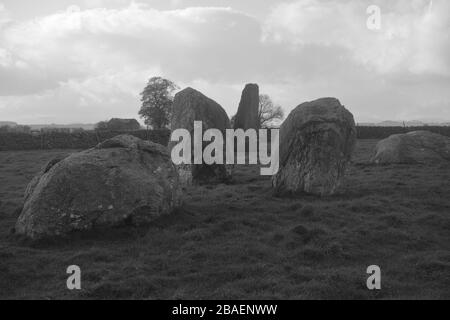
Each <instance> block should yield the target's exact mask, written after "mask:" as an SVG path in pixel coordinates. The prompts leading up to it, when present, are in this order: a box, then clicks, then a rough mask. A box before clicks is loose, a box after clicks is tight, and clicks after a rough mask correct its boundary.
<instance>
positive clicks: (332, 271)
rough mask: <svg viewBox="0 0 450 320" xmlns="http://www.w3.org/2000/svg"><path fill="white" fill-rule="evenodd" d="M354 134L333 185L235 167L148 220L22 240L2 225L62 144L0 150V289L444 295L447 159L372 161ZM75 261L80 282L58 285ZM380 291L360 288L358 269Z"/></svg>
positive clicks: (449, 259) (37, 294)
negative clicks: (349, 157)
mask: <svg viewBox="0 0 450 320" xmlns="http://www.w3.org/2000/svg"><path fill="white" fill-rule="evenodd" d="M374 145H375V141H371V140H361V141H359V143H358V147H357V151H356V153H355V157H354V164H353V165H352V166H351V167H350V169H349V172H348V175H347V178H346V181H345V186H344V187H343V188H342V191H341V194H339V195H335V196H332V197H327V198H318V197H314V196H302V197H300V198H297V199H294V198H275V197H272V194H271V187H270V180H269V179H268V178H265V177H261V176H259V170H258V169H257V168H255V167H238V168H237V169H236V171H235V174H234V177H235V181H234V182H233V184H232V185H217V186H200V187H195V188H193V189H192V190H191V191H190V192H189V193H188V194H187V197H186V203H185V205H184V207H183V208H181V209H180V210H179V211H178V212H176V213H174V214H172V215H171V216H167V217H164V218H162V219H160V220H158V221H156V222H155V223H154V224H152V225H151V226H148V227H146V228H138V229H131V230H130V229H120V228H118V229H115V230H110V231H101V232H100V231H93V232H90V233H89V234H83V235H74V236H73V237H72V238H71V239H66V240H59V241H57V242H55V243H40V244H29V243H24V242H21V241H19V240H18V239H17V238H16V237H15V236H14V235H12V234H11V232H10V231H11V229H12V228H13V227H14V223H15V220H16V218H17V216H18V211H17V208H18V207H19V206H20V204H21V197H22V193H23V190H24V188H25V186H26V184H27V183H28V182H29V180H30V179H31V178H32V177H33V175H34V174H35V173H36V172H37V171H38V170H39V169H40V167H41V166H42V165H43V164H44V163H45V162H46V161H47V160H49V159H50V158H52V157H54V156H56V155H57V154H64V153H67V152H68V151H67V150H65V151H45V152H41V151H24V152H0V298H39V299H80V298H82V299H94V298H125V299H128V298H137V299H167V298H177V299H188V298H191V299H204V298H212V299H218V298H224V299H235V298H236V299H243V298H250V299H269V298H275V299H351V298H357V299H392V298H393V299H398V298H411V299H417V298H438V299H443V298H446V299H449V298H450V197H449V194H450V182H449V181H450V166H449V165H442V166H431V167H429V166H424V165H416V166H406V165H389V166H380V167H377V166H373V165H371V164H369V163H368V158H369V157H370V154H371V152H372V149H373V147H374ZM72 264H75V265H79V266H80V267H81V270H82V290H81V291H77V292H71V291H68V290H67V289H66V276H67V275H66V273H65V271H66V268H67V266H69V265H72ZM372 264H376V265H379V266H380V267H381V270H382V290H381V291H377V292H373V291H369V290H367V288H366V285H365V283H366V279H367V277H368V275H366V273H365V272H366V268H367V267H368V266H369V265H372Z"/></svg>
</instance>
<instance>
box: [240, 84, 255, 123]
mask: <svg viewBox="0 0 450 320" xmlns="http://www.w3.org/2000/svg"><path fill="white" fill-rule="evenodd" d="M258 113H259V87H258V85H257V84H247V85H246V86H245V88H244V90H243V91H242V96H241V101H240V102H239V108H238V112H237V114H236V117H235V119H234V129H244V130H247V129H255V130H257V129H259V117H258Z"/></svg>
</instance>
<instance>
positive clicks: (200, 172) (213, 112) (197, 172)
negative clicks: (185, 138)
mask: <svg viewBox="0 0 450 320" xmlns="http://www.w3.org/2000/svg"><path fill="white" fill-rule="evenodd" d="M194 121H201V122H202V129H203V132H204V131H206V130H208V129H218V130H220V131H221V132H222V134H223V135H224V137H225V131H226V129H230V119H229V118H228V115H227V113H226V112H225V110H224V109H223V108H222V107H221V106H220V105H219V104H218V103H217V102H215V101H214V100H212V99H210V98H208V97H206V96H205V95H203V94H202V93H201V92H199V91H197V90H195V89H192V88H186V89H184V90H182V91H180V92H178V93H177V94H176V95H175V99H174V102H173V113H172V121H171V131H172V132H174V131H175V130H177V129H186V130H187V131H189V133H190V134H191V137H192V150H191V154H192V159H191V164H181V165H177V170H178V173H179V175H180V179H181V181H182V183H183V185H190V184H192V183H211V182H225V181H227V180H229V179H230V177H231V167H229V166H227V165H222V164H213V165H207V164H193V163H194V139H193V137H194ZM176 144H177V142H170V143H169V150H172V148H173V147H174V146H175V145H176ZM208 144H209V142H208V143H203V145H202V150H203V149H204V148H205V147H206V146H207V145H208ZM224 146H225V143H224ZM224 154H225V149H224Z"/></svg>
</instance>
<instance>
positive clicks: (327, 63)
mask: <svg viewBox="0 0 450 320" xmlns="http://www.w3.org/2000/svg"><path fill="white" fill-rule="evenodd" d="M371 4H376V5H378V6H379V7H380V8H381V13H382V15H381V18H382V25H381V29H380V30H379V31H372V30H369V29H368V28H367V27H366V20H367V18H368V14H367V13H366V9H367V7H368V6H369V5H371ZM449 37H450V1H448V0H434V1H433V3H431V2H430V1H429V0H367V1H366V0H363V1H361V0H292V1H269V0H229V1H226V0H172V1H167V0H149V1H143V0H141V1H133V2H130V1H129V0H108V1H105V0H84V1H78V2H77V1H74V0H40V1H30V0H0V121H7V120H9V121H16V122H19V123H24V124H31V123H75V122H85V123H94V122H97V121H100V120H104V119H109V118H112V117H127V118H128V117H132V118H138V116H137V111H138V110H139V107H140V101H139V92H140V91H141V90H142V89H143V87H144V86H145V84H146V81H147V79H148V78H150V77H152V76H163V77H167V78H169V79H171V80H172V81H174V82H175V83H177V84H178V85H179V86H180V87H182V88H183V87H186V86H191V87H194V88H196V89H198V90H200V91H202V92H203V93H204V94H205V95H207V96H209V97H210V98H212V99H214V100H216V101H217V102H219V103H220V104H221V105H222V106H223V107H224V108H225V110H226V111H227V113H228V115H229V116H232V115H233V114H234V113H235V112H236V110H237V105H238V102H239V98H240V94H241V90H242V89H243V87H244V85H245V83H249V82H256V83H258V84H259V85H260V91H261V92H262V93H267V94H269V95H270V96H271V97H272V98H273V100H274V101H276V102H277V103H279V104H281V105H282V106H283V107H284V109H285V110H286V111H287V112H289V111H290V110H292V109H293V108H294V107H295V106H297V105H298V104H300V103H302V102H304V101H309V100H313V99H316V98H320V97H326V96H334V97H337V98H338V99H340V100H341V102H342V103H343V104H344V105H345V106H346V107H347V108H348V109H349V110H350V111H352V112H353V114H354V115H355V118H356V120H357V121H358V122H372V121H381V120H387V119H389V120H415V119H420V120H429V121H449V120H450V90H448V89H449V84H450V39H449Z"/></svg>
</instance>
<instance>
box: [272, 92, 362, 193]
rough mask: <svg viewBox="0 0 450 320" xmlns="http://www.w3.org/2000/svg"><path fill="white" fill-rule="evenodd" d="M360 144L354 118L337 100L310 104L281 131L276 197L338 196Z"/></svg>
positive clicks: (285, 123)
mask: <svg viewBox="0 0 450 320" xmlns="http://www.w3.org/2000/svg"><path fill="white" fill-rule="evenodd" d="M355 144H356V129H355V121H354V119H353V115H352V114H351V113H350V112H349V111H348V110H347V109H345V107H344V106H342V105H341V103H340V102H339V100H337V99H335V98H322V99H319V100H316V101H312V102H306V103H303V104H301V105H299V106H298V107H297V108H296V109H294V110H293V111H292V112H291V114H290V115H289V117H288V118H287V119H286V121H285V122H284V123H283V125H282V126H281V129H280V155H279V156H280V169H279V171H278V173H277V174H276V175H275V176H274V177H273V179H272V184H273V186H274V188H275V190H276V193H278V194H283V193H293V194H299V193H302V192H306V193H311V194H316V195H321V196H323V195H331V194H334V193H335V192H336V190H337V188H338V187H339V185H340V183H341V180H342V178H343V176H344V173H345V169H346V166H347V163H348V162H349V161H350V160H351V155H352V152H353V150H354V147H355Z"/></svg>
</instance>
